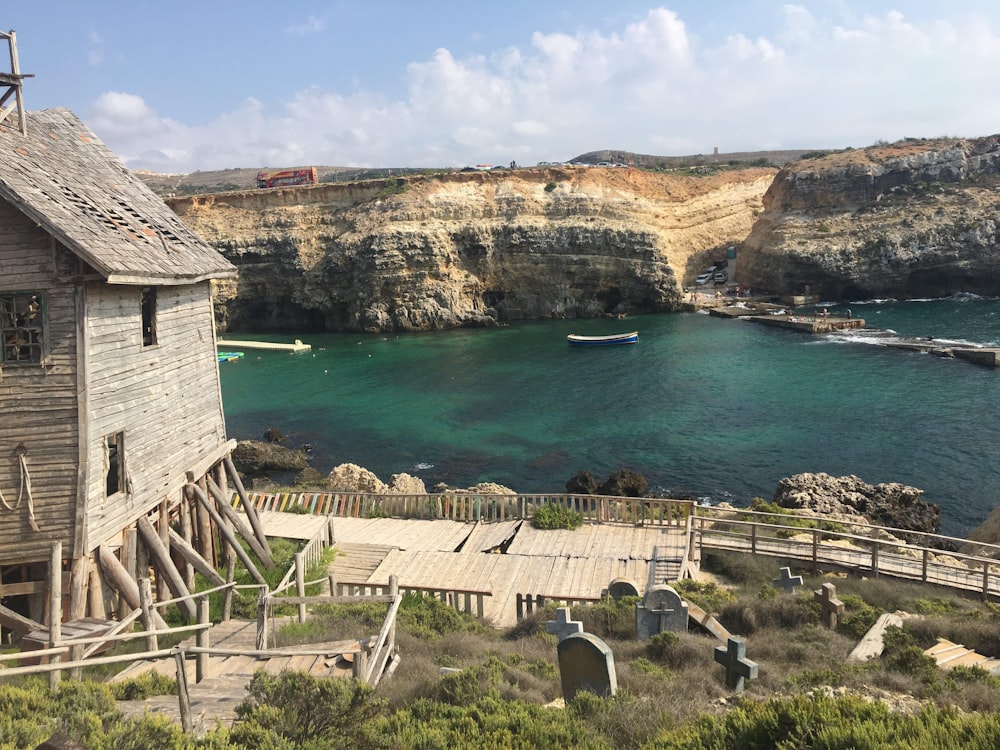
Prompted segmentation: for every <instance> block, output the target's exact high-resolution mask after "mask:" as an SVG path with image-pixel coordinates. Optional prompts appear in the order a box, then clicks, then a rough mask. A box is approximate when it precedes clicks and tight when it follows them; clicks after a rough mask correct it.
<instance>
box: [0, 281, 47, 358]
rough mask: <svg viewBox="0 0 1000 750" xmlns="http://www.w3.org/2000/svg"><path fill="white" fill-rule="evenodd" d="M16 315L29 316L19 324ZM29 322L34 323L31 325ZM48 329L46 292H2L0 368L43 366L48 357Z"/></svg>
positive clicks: (0, 304)
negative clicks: (23, 356)
mask: <svg viewBox="0 0 1000 750" xmlns="http://www.w3.org/2000/svg"><path fill="white" fill-rule="evenodd" d="M33 305H34V306H35V307H34V309H33V307H32V306H33ZM17 316H28V318H25V319H22V320H21V321H20V322H18V320H17ZM36 318H37V321H36V320H35V319H36ZM29 321H32V322H33V323H34V324H33V325H28V322H29ZM47 330H48V303H47V300H46V297H45V292H43V291H41V290H18V291H13V290H11V291H3V292H0V365H2V366H3V367H40V366H42V365H44V364H45V359H46V355H47V354H48V346H47V342H48V336H47V335H46V331H47ZM25 337H27V340H25ZM24 349H27V350H28V357H27V358H22V356H21V354H22V350H24Z"/></svg>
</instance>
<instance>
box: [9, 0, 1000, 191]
mask: <svg viewBox="0 0 1000 750" xmlns="http://www.w3.org/2000/svg"><path fill="white" fill-rule="evenodd" d="M12 5H13V7H7V8H3V9H0V28H2V29H4V30H13V31H15V32H16V34H17V42H18V52H19V57H20V64H21V72H22V73H30V74H33V75H34V78H30V79H28V80H27V82H26V84H25V100H26V106H27V109H29V110H35V109H46V108H49V107H68V108H70V109H71V110H73V111H74V112H75V113H76V114H77V115H78V116H79V117H81V118H82V119H83V120H84V121H85V122H86V123H87V124H88V125H89V126H90V127H91V128H92V129H93V130H94V131H95V132H96V133H97V135H98V136H99V137H100V138H101V139H102V140H104V142H105V143H107V144H108V146H110V147H111V148H112V150H114V151H115V152H116V153H117V154H118V155H119V156H120V157H121V158H122V159H123V160H125V162H126V164H128V166H130V167H132V168H136V169H140V168H141V169H152V170H155V171H159V172H190V171H194V170H198V169H202V170H209V169H226V168H232V167H260V166H270V167H280V166H295V165H304V164H324V165H341V166H383V167H391V166H412V167H434V166H453V167H461V166H465V165H468V164H476V163H484V162H486V163H494V164H506V163H508V162H510V161H512V160H513V161H517V162H518V163H520V164H534V163H536V162H538V161H565V160H569V159H571V158H572V157H574V156H576V155H578V154H580V153H583V152H586V151H594V150H598V149H605V148H609V149H620V150H625V151H633V152H637V153H645V154H662V155H684V154H696V153H711V152H712V150H713V148H715V147H718V148H719V150H720V151H722V152H731V151H756V150H766V149H780V148H842V147H846V146H854V147H859V146H865V145H869V144H871V143H873V142H875V141H876V140H880V139H883V140H890V141H892V140H896V139H898V138H902V137H905V136H911V137H936V136H946V135H947V136H979V135H989V134H993V133H996V132H1000V97H998V96H997V93H996V92H997V91H998V90H1000V82H998V75H1000V3H996V2H994V1H993V0H955V1H953V2H948V3H944V2H924V1H922V0H909V1H907V0H897V1H896V2H894V3H890V2H882V0H867V1H865V0H814V1H806V2H800V3H783V2H772V1H771V0H679V1H677V2H664V3H662V4H653V3H649V2H635V1H633V0H615V2H607V0H602V1H600V2H598V1H597V0H576V1H571V0H534V1H533V2H526V1H524V0H507V1H506V2H473V1H472V0H465V1H464V2H456V1H452V0H439V1H437V0H423V1H420V0H367V1H366V2H360V1H359V2H356V1H354V0H341V1H340V2H324V1H321V0H315V1H313V2H305V1H296V0H286V2H274V1H273V0H271V1H269V2H262V1H260V0H172V1H171V2H163V1H162V0H155V1H154V0H120V1H111V0H92V1H91V2H86V3H85V2H79V1H76V0H33V1H32V2H19V3H16V4H12ZM0 61H2V62H0V70H4V71H9V66H7V65H5V63H6V50H2V49H0Z"/></svg>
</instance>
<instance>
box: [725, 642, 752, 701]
mask: <svg viewBox="0 0 1000 750" xmlns="http://www.w3.org/2000/svg"><path fill="white" fill-rule="evenodd" d="M715 660H716V661H717V662H718V663H719V664H721V665H722V666H724V667H725V668H726V687H728V688H729V689H730V690H735V691H736V692H737V693H742V692H743V683H744V681H745V680H756V679H757V662H755V661H750V660H749V659H747V641H746V638H742V637H740V636H738V635H734V636H731V637H730V639H729V642H728V643H727V644H726V645H725V646H716V647H715Z"/></svg>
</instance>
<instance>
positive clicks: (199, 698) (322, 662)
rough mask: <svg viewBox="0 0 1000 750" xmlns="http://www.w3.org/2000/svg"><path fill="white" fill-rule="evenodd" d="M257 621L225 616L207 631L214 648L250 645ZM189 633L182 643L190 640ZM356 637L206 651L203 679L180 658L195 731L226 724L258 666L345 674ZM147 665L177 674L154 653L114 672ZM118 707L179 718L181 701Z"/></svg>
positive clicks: (171, 698) (131, 672)
mask: <svg viewBox="0 0 1000 750" xmlns="http://www.w3.org/2000/svg"><path fill="white" fill-rule="evenodd" d="M256 635H257V623H256V622H255V621H248V620H230V621H228V622H223V623H219V624H218V625H215V626H214V627H213V628H212V629H211V630H210V631H209V638H210V641H211V645H212V647H213V648H220V649H231V650H240V651H252V650H254V648H255V643H256ZM194 645H195V643H194V638H191V639H188V640H187V641H185V642H183V643H182V644H181V646H182V647H184V646H194ZM359 647H360V642H359V641H358V640H357V639H350V640H343V641H333V642H328V643H311V644H308V645H305V646H301V647H288V648H282V649H281V652H283V653H285V654H289V655H282V656H273V657H271V658H256V657H252V656H215V655H213V656H211V657H209V660H208V670H207V673H206V677H205V679H203V680H202V681H201V682H200V683H196V682H195V677H196V674H195V661H194V659H193V658H189V659H188V660H187V661H186V662H185V667H186V672H187V681H188V687H189V691H190V696H191V716H192V721H193V725H194V727H193V728H194V731H195V732H196V733H197V734H203V733H204V732H205V731H206V730H208V729H211V728H212V727H214V726H215V723H216V719H218V720H219V721H221V722H222V724H223V725H224V726H231V725H232V722H233V720H234V719H235V717H236V713H235V711H236V707H237V706H238V705H239V704H240V703H241V702H242V701H243V699H244V698H246V687H247V685H248V684H249V683H250V679H251V678H252V677H253V675H254V673H255V672H257V670H259V669H263V670H264V671H265V672H269V673H271V674H278V673H280V672H281V671H283V670H286V669H290V670H295V671H300V672H309V673H310V674H312V675H315V676H317V677H350V676H351V675H352V673H353V672H352V666H351V664H350V663H349V662H347V661H346V660H345V659H344V658H343V657H342V656H341V655H342V654H344V653H345V652H351V651H354V650H357V649H358V648H359ZM296 649H298V650H300V651H323V652H324V653H322V654H318V655H317V654H299V655H293V654H290V652H293V651H295V650H296ZM150 670H153V671H156V672H159V673H160V674H163V675H165V676H168V677H175V676H176V674H177V673H176V664H175V661H174V659H159V660H156V661H139V662H135V663H133V664H131V665H130V666H129V667H128V668H126V669H125V670H123V671H121V672H119V673H118V674H117V675H115V677H114V678H113V680H114V681H116V682H117V681H121V680H125V679H128V678H131V677H137V676H139V675H141V674H144V673H146V672H148V671H150ZM117 706H118V709H119V710H120V711H121V712H122V713H123V714H125V716H127V717H132V716H142V715H143V714H145V713H146V712H147V711H148V712H149V713H151V714H162V715H164V716H167V717H169V718H170V719H172V720H174V721H177V722H180V705H179V703H178V699H177V696H175V695H161V696H154V697H152V698H147V699H146V700H141V701H118V702H117Z"/></svg>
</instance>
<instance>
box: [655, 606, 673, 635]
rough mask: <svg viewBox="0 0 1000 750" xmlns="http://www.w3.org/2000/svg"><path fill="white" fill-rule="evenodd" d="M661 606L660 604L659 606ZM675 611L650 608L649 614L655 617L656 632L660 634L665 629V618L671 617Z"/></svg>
mask: <svg viewBox="0 0 1000 750" xmlns="http://www.w3.org/2000/svg"><path fill="white" fill-rule="evenodd" d="M660 606H661V607H662V606H663V605H662V604H661V605H660ZM675 611H676V610H673V609H652V608H650V610H649V612H650V614H654V615H656V616H657V625H656V632H657V633H662V632H663V631H664V630H665V629H666V624H667V617H668V616H669V615H672V614H673V613H674V612H675Z"/></svg>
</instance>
